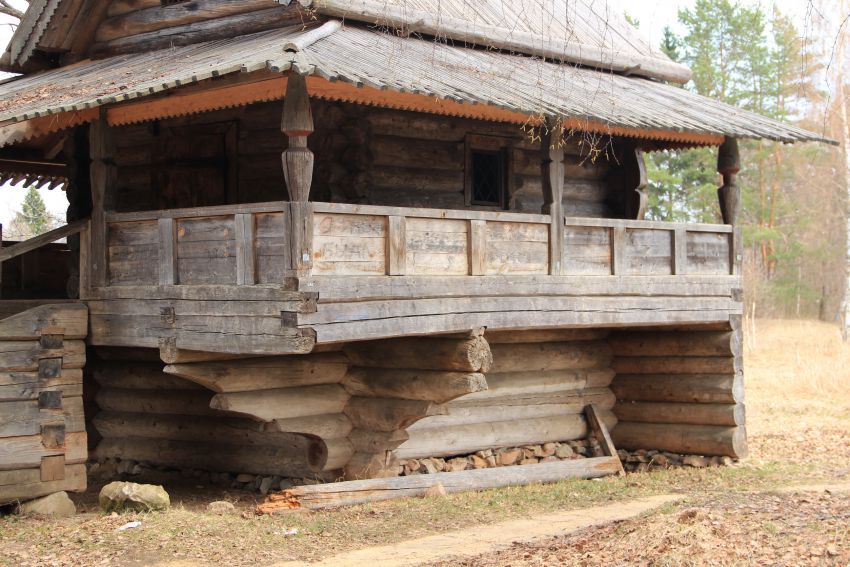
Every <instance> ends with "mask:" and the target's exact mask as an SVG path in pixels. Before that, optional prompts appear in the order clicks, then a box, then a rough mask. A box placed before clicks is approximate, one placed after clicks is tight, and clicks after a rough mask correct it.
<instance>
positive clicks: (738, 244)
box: [729, 226, 744, 276]
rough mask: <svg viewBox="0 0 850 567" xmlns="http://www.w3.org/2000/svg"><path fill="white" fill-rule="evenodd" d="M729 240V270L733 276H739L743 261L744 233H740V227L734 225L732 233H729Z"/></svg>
mask: <svg viewBox="0 0 850 567" xmlns="http://www.w3.org/2000/svg"><path fill="white" fill-rule="evenodd" d="M729 238H730V239H731V241H730V242H729V250H730V252H731V253H730V254H729V267H730V268H731V270H730V271H731V272H732V275H733V276H740V275H741V273H742V268H741V265H742V264H743V262H744V235H743V234H742V231H741V227H740V226H736V227H735V230H733V231H732V234H730V235H729Z"/></svg>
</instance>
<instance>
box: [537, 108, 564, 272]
mask: <svg viewBox="0 0 850 567" xmlns="http://www.w3.org/2000/svg"><path fill="white" fill-rule="evenodd" d="M559 126H560V125H559V124H556V123H554V122H552V121H548V122H547V123H546V124H545V125H543V126H542V128H543V133H542V135H541V152H542V161H541V177H542V180H543V210H542V211H541V212H542V213H543V214H544V215H549V217H550V221H549V273H550V274H551V275H553V276H559V275H561V274H562V272H563V266H564V202H563V201H564V148H563V146H562V145H561V144H562V141H561V135H562V131H561V130H560V129H559Z"/></svg>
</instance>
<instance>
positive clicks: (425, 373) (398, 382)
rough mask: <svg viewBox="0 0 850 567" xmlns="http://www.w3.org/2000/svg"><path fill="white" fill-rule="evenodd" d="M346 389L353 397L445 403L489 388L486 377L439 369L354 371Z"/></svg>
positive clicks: (353, 369) (363, 369)
mask: <svg viewBox="0 0 850 567" xmlns="http://www.w3.org/2000/svg"><path fill="white" fill-rule="evenodd" d="M343 386H344V387H345V389H346V390H347V391H348V393H349V394H351V395H352V396H372V397H376V398H400V399H405V400H422V401H431V402H434V403H438V404H443V403H446V402H448V401H450V400H453V399H455V398H457V397H460V396H463V395H466V394H470V393H473V392H481V391H483V390H486V389H487V381H486V379H485V378H484V375H483V374H480V373H469V372H445V371H439V370H406V369H386V368H361V367H355V368H352V369H351V370H350V371H349V372H348V374H347V375H346V376H345V382H343Z"/></svg>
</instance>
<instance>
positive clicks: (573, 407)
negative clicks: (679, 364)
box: [408, 388, 616, 431]
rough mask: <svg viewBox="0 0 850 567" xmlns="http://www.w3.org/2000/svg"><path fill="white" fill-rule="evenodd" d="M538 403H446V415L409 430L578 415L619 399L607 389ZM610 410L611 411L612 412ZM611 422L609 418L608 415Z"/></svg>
mask: <svg viewBox="0 0 850 567" xmlns="http://www.w3.org/2000/svg"><path fill="white" fill-rule="evenodd" d="M534 401H536V402H539V403H528V404H506V405H490V404H486V405H468V404H464V405H460V406H453V405H451V404H447V405H446V406H444V407H445V408H446V414H445V415H435V416H431V417H428V418H426V419H423V420H422V421H419V422H417V423H415V424H413V425H411V426H410V427H409V428H408V431H420V430H423V429H435V428H441V427H450V426H451V427H453V426H458V425H471V424H474V423H490V422H493V421H523V420H527V419H539V418H545V417H558V416H564V415H578V414H580V413H581V412H582V411H584V408H585V407H587V406H588V405H589V404H596V405H597V407H598V408H599V409H600V410H606V411H608V410H611V409H612V408H613V407H614V404H615V402H616V400H615V398H614V394H612V393H611V390H609V389H608V388H599V389H596V390H592V391H585V392H581V393H577V394H576V395H575V396H573V397H571V398H570V399H564V398H555V399H548V400H547V399H546V398H545V397H541V398H540V399H538V400H534ZM609 413H610V411H609ZM609 421H610V418H609Z"/></svg>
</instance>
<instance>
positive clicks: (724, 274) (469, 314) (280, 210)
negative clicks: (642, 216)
mask: <svg viewBox="0 0 850 567" xmlns="http://www.w3.org/2000/svg"><path fill="white" fill-rule="evenodd" d="M293 209H297V210H296V211H295V212H293ZM553 218H557V217H554V216H553V215H538V214H521V213H512V212H488V211H472V210H444V209H423V208H405V207H384V206H367V205H348V204H336V203H307V204H304V205H300V204H298V203H290V202H270V203H261V204H252V205H228V206H216V207H201V208H192V209H172V210H161V211H146V212H138V213H108V214H107V215H106V219H105V223H104V227H105V234H104V240H103V242H104V244H105V245H104V246H103V247H99V246H97V245H96V243H95V241H94V240H93V239H92V238H90V237H89V233H88V232H86V233H84V237H83V240H82V248H83V250H82V253H81V277H82V286H81V287H82V291H81V295H82V298H83V299H84V300H85V301H86V302H87V303H88V304H89V306H90V311H91V334H90V337H89V340H90V342H91V344H93V345H102V346H127V347H131V346H135V347H153V348H161V349H172V350H177V351H179V350H196V351H205V352H217V353H231V354H243V355H246V354H247V355H250V354H256V355H260V354H268V355H276V354H295V353H307V352H311V351H313V350H314V348H315V347H316V346H317V345H325V344H330V343H342V342H351V341H363V340H373V339H382V338H390V337H398V336H411V335H428V334H447V333H457V332H464V331H469V330H470V329H475V328H481V327H486V328H488V329H490V330H499V329H528V328H557V327H593V326H605V327H620V326H656V325H674V324H704V323H723V322H728V321H729V319H730V316H732V315H735V314H739V313H740V309H741V307H740V303H739V293H738V290H739V289H740V288H741V280H740V275H739V255H740V252H739V246H740V235H739V234H738V232H737V231H736V230H735V229H734V228H733V227H732V226H730V225H703V224H677V223H665V222H652V221H635V220H620V219H591V218H573V217H561V218H562V219H563V220H562V221H555V222H553ZM294 219H300V220H294Z"/></svg>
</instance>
